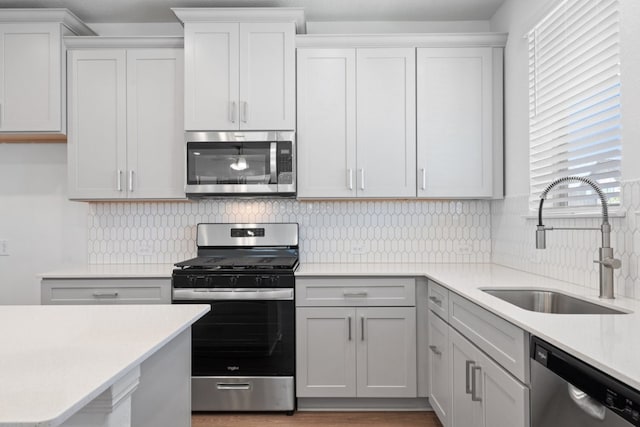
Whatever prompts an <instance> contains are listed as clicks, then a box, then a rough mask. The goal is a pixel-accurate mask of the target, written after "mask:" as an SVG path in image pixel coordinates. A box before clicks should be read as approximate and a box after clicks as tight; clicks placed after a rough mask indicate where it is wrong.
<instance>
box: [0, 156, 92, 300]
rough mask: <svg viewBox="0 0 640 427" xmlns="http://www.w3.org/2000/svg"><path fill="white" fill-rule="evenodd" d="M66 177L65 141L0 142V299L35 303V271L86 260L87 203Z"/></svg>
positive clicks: (36, 287) (38, 286)
mask: <svg viewBox="0 0 640 427" xmlns="http://www.w3.org/2000/svg"><path fill="white" fill-rule="evenodd" d="M66 182H67V152H66V144H60V143H48V144H35V143H11V144H9V143H4V144H0V240H6V241H7V242H8V249H9V256H0V304H39V303H40V281H39V279H38V278H37V274H38V273H42V272H45V271H48V270H53V269H57V268H60V267H61V266H62V265H64V264H72V263H86V262H87V213H88V205H87V204H86V203H74V202H69V201H68V200H67V184H66Z"/></svg>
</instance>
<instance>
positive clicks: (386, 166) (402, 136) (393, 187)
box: [356, 48, 416, 197]
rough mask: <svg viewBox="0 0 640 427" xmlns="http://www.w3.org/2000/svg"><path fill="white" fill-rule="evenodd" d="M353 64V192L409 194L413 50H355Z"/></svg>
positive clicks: (412, 185)
mask: <svg viewBox="0 0 640 427" xmlns="http://www.w3.org/2000/svg"><path fill="white" fill-rule="evenodd" d="M357 64H358V67H357V77H356V82H357V100H356V103H357V106H358V107H357V109H356V122H357V126H356V133H357V138H358V150H357V167H358V179H357V182H358V195H359V196H360V197H415V195H416V174H415V164H416V150H415V147H416V131H415V129H416V116H415V114H416V103H415V96H416V86H415V81H416V77H415V76H416V74H415V73H416V70H415V49H412V48H386V49H381V48H371V49H358V50H357Z"/></svg>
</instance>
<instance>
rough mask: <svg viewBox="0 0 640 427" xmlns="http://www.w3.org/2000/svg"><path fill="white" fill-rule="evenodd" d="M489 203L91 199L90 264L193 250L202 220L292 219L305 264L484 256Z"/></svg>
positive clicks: (168, 257) (180, 256) (159, 259)
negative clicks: (297, 228)
mask: <svg viewBox="0 0 640 427" xmlns="http://www.w3.org/2000/svg"><path fill="white" fill-rule="evenodd" d="M490 206H491V203H490V202H489V201H400V200H398V201H315V202H299V201H296V200H284V199H283V200H273V199H271V200H246V201H245V200H202V201H197V202H159V203H153V202H144V203H142V202H140V203H130V202H114V203H92V204H91V210H90V214H89V222H88V227H89V230H88V231H89V233H88V234H89V244H88V248H89V249H88V250H89V262H90V263H91V264H120V263H134V264H136V263H174V262H177V261H181V260H184V259H187V258H189V257H192V256H194V255H195V251H196V244H195V236H196V225H197V224H198V223H201V222H223V223H233V222H297V223H298V224H300V257H301V260H302V261H303V262H321V263H322V262H327V263H328V262H330V263H354V262H466V263H472V262H489V261H490V258H491V207H490Z"/></svg>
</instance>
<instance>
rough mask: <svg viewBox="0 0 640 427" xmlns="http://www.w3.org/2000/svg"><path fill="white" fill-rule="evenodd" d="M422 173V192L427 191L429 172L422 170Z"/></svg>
mask: <svg viewBox="0 0 640 427" xmlns="http://www.w3.org/2000/svg"><path fill="white" fill-rule="evenodd" d="M420 173H421V174H422V184H421V186H420V188H421V189H422V190H426V189H427V170H426V169H425V168H421V169H420Z"/></svg>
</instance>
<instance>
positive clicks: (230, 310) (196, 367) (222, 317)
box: [173, 288, 295, 377]
mask: <svg viewBox="0 0 640 427" xmlns="http://www.w3.org/2000/svg"><path fill="white" fill-rule="evenodd" d="M173 303H174V304H203V303H205V304H209V305H210V306H211V311H210V312H209V313H207V314H206V315H205V316H204V317H202V318H201V319H199V320H198V321H197V322H196V323H194V324H193V326H192V328H191V335H192V372H193V376H194V377H209V376H243V377H246V376H293V375H294V370H295V362H294V357H295V307H294V301H293V289H291V288H287V289H282V288H279V289H206V288H205V289H174V295H173Z"/></svg>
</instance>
